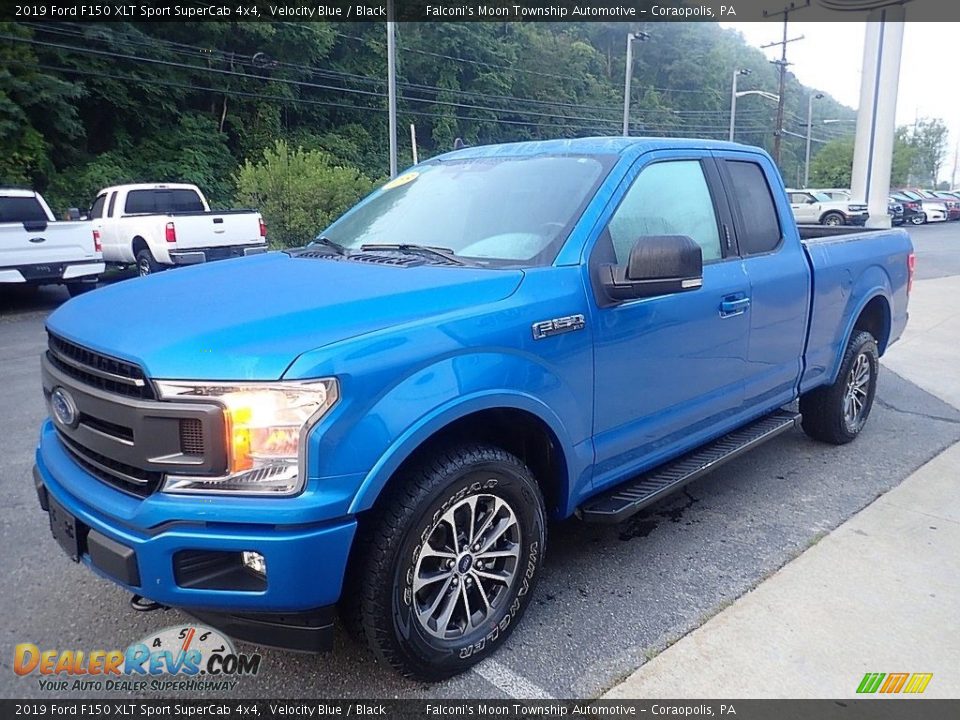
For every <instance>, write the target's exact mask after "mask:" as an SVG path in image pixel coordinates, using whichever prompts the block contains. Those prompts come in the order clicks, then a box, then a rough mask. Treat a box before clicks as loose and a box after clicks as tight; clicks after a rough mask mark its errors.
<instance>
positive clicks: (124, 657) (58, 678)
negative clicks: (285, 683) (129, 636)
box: [13, 625, 261, 693]
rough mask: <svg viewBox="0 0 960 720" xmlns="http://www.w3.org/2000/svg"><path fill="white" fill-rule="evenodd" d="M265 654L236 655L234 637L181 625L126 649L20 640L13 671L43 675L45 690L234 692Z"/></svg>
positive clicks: (39, 682) (152, 635)
mask: <svg viewBox="0 0 960 720" xmlns="http://www.w3.org/2000/svg"><path fill="white" fill-rule="evenodd" d="M260 659H261V658H260V655H257V654H246V653H237V651H236V650H235V649H234V647H233V643H232V642H231V641H230V639H229V638H227V637H225V636H224V635H222V634H220V633H219V632H218V631H216V630H214V629H213V628H208V627H205V626H203V625H186V626H183V625H178V626H173V627H168V628H166V629H165V630H161V631H160V632H158V633H154V634H151V635H148V636H147V637H145V638H143V639H142V640H139V641H137V642H135V643H133V644H131V645H130V646H129V647H127V649H126V650H41V649H40V648H39V647H37V646H36V645H34V644H33V643H20V644H19V645H17V646H16V647H15V648H14V651H13V671H14V672H15V673H16V674H17V675H21V676H25V677H26V676H39V677H38V678H37V682H38V684H39V687H40V689H41V690H46V691H51V692H56V691H76V690H87V691H116V692H124V693H129V692H144V691H147V690H151V691H160V692H170V691H177V690H188V691H211V690H226V691H229V690H233V689H234V688H236V686H237V685H238V684H239V679H238V678H240V677H243V676H247V675H256V674H257V672H259V670H260Z"/></svg>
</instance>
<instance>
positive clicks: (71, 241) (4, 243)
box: [0, 221, 100, 268]
mask: <svg viewBox="0 0 960 720" xmlns="http://www.w3.org/2000/svg"><path fill="white" fill-rule="evenodd" d="M27 227H35V228H39V227H40V226H39V225H29V224H28V226H27ZM99 258H100V253H98V252H96V251H95V250H94V248H93V223H91V222H88V221H81V222H52V223H48V224H47V225H46V227H45V228H43V229H42V230H40V229H34V230H27V229H26V227H24V224H23V223H4V224H2V225H0V268H9V267H19V266H23V265H36V264H50V263H71V262H81V261H84V260H96V259H99Z"/></svg>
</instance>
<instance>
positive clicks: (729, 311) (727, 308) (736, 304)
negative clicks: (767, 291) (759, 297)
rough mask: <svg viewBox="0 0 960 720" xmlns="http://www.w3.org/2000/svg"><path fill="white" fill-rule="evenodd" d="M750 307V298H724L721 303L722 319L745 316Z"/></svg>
mask: <svg viewBox="0 0 960 720" xmlns="http://www.w3.org/2000/svg"><path fill="white" fill-rule="evenodd" d="M749 307H750V298H748V297H741V298H724V299H723V302H721V303H720V317H732V316H734V315H743V313H745V312H746V311H747V309H748V308H749Z"/></svg>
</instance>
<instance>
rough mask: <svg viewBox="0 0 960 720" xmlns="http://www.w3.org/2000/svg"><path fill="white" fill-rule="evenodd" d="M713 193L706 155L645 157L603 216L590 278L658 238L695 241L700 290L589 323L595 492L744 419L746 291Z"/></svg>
mask: <svg viewBox="0 0 960 720" xmlns="http://www.w3.org/2000/svg"><path fill="white" fill-rule="evenodd" d="M719 182H720V181H719V178H718V176H717V170H716V166H715V164H714V162H713V161H712V159H711V158H710V157H709V156H708V157H703V156H698V155H697V154H693V155H691V154H690V152H689V151H685V152H682V153H677V152H672V151H661V152H654V153H649V154H647V155H645V156H644V157H643V158H642V159H641V160H639V161H637V163H636V165H635V166H634V167H633V168H632V169H631V171H630V173H629V174H628V176H627V178H626V179H625V180H624V181H623V183H622V184H621V186H620V188H619V189H618V190H617V194H616V196H615V199H614V200H613V201H612V202H611V205H610V206H609V207H608V209H607V210H606V211H605V213H606V218H607V219H606V220H605V221H604V223H605V227H604V229H603V231H602V232H601V233H600V235H599V236H598V239H597V240H596V243H595V245H594V246H593V249H592V251H591V254H590V261H589V262H590V266H591V268H595V267H597V266H598V265H601V264H606V263H611V262H612V263H616V264H623V263H626V261H627V258H628V257H629V254H630V249H631V248H632V247H633V244H634V243H635V242H636V241H637V240H641V241H642V238H643V237H646V236H651V235H664V234H680V235H687V236H689V237H691V238H692V239H693V240H694V241H695V242H697V244H699V245H700V247H701V251H702V254H703V260H704V268H703V286H702V287H701V288H699V289H698V290H693V291H688V292H683V293H678V294H675V295H664V296H661V297H651V298H643V299H638V300H631V301H627V302H623V303H620V304H616V305H612V306H600V307H597V308H596V310H595V311H594V313H593V320H592V324H593V330H594V361H595V372H594V376H595V379H594V398H595V399H594V447H595V452H596V472H595V479H594V482H595V486H596V487H597V488H598V489H599V488H602V487H606V486H609V485H611V484H614V483H616V482H617V481H618V480H622V479H623V477H624V474H626V473H630V472H633V471H636V470H638V469H640V468H642V467H648V466H650V465H651V464H655V463H656V462H659V461H661V460H663V459H666V458H667V457H669V456H673V455H675V454H676V453H677V452H679V451H682V450H684V449H688V448H689V447H693V446H695V445H698V444H700V443H702V442H704V441H705V440H707V439H710V438H711V437H713V436H715V435H717V434H720V433H722V432H723V431H724V430H725V429H727V426H728V424H729V423H730V422H731V418H732V416H734V415H735V414H736V413H737V412H739V411H740V409H741V405H742V400H743V375H744V370H745V365H746V353H747V345H748V334H749V328H750V313H749V306H750V297H749V292H750V283H749V280H748V279H747V275H746V272H745V270H744V268H743V265H742V264H741V263H740V260H739V258H738V257H737V255H736V249H735V247H734V246H733V245H732V244H731V243H730V242H729V237H730V236H729V234H728V232H729V224H730V220H729V211H728V209H727V207H726V202H725V200H724V199H723V197H722V194H721V193H722V187H720V184H719ZM591 272H592V271H591Z"/></svg>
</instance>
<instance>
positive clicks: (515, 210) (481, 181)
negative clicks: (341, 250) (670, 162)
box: [321, 155, 612, 265]
mask: <svg viewBox="0 0 960 720" xmlns="http://www.w3.org/2000/svg"><path fill="white" fill-rule="evenodd" d="M610 164H612V159H608V158H604V157H597V156H575V155H546V156H544V155H540V156H536V157H496V158H494V157H485V158H473V159H465V160H437V161H434V162H429V163H426V164H424V165H421V166H418V167H417V168H416V169H414V170H411V171H409V172H406V173H404V174H403V175H400V176H398V177H396V178H394V179H393V180H391V181H389V182H388V183H386V184H385V185H383V186H382V187H381V188H380V189H378V190H376V191H374V193H373V194H372V195H370V197H369V198H368V199H367V200H366V201H364V202H363V203H361V204H360V205H358V206H357V207H355V208H354V209H353V210H351V211H350V212H348V213H347V214H346V215H344V216H343V217H342V218H340V219H339V220H338V221H337V222H335V223H334V224H333V225H331V226H330V227H329V228H328V229H327V230H326V231H324V232H323V233H321V236H322V237H326V238H328V239H329V240H332V241H333V242H336V243H339V244H340V245H342V246H343V247H345V248H347V249H350V250H359V249H360V248H361V247H362V246H364V245H375V244H390V245H396V244H410V245H430V246H435V247H440V248H447V249H448V250H450V251H452V253H453V254H455V255H457V256H459V257H462V258H465V259H468V260H472V261H474V262H478V263H480V264H510V265H543V264H547V263H550V262H552V261H553V259H554V257H556V254H557V252H558V251H559V249H560V246H561V245H562V244H563V242H564V240H566V238H567V235H568V234H569V233H570V230H571V229H572V228H573V225H574V224H575V223H576V221H577V220H578V219H579V217H580V214H581V213H582V212H583V209H584V207H585V206H586V204H587V202H588V201H589V199H590V197H592V195H593V192H594V191H595V190H596V188H597V186H598V185H599V184H600V182H601V180H602V179H603V177H604V175H605V174H606V170H607V169H608V167H609V165H610Z"/></svg>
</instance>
